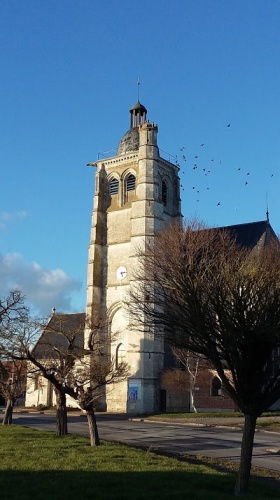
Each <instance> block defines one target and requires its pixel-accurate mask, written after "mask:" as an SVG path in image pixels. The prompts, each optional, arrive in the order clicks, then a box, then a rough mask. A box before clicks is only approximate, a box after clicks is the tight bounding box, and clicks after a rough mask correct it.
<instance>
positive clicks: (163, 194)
mask: <svg viewBox="0 0 280 500" xmlns="http://www.w3.org/2000/svg"><path fill="white" fill-rule="evenodd" d="M161 199H162V203H163V204H164V205H167V184H166V182H165V181H162V185H161Z"/></svg>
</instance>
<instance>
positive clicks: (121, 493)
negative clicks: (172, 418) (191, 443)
mask: <svg viewBox="0 0 280 500" xmlns="http://www.w3.org/2000/svg"><path fill="white" fill-rule="evenodd" d="M0 450H1V453H0V474H1V490H0V491H1V499H2V500H31V499H32V500H74V499H75V500H89V499H90V500H100V499H103V500H110V499H114V500H119V499H121V500H126V499H132V500H134V499H136V500H138V499H145V500H149V499H157V500H158V499H159V500H164V499H168V500H170V499H176V500H180V499H183V498H184V499H187V500H198V499H207V500H221V499H230V498H234V495H233V489H234V481H235V478H234V475H231V474H225V473H221V472H217V471H216V470H215V469H214V468H212V467H211V465H209V466H206V465H193V464H190V463H187V462H183V461H179V460H176V459H173V458H167V457H163V456H159V455H156V454H154V453H153V452H152V451H143V450H140V449H136V448H131V447H128V446H125V445H120V444H116V443H107V442H104V443H102V446H100V447H98V448H92V447H90V446H89V440H88V439H87V438H83V437H78V436H71V435H69V436H65V437H62V438H57V437H56V436H55V435H54V434H53V433H52V432H41V431H38V430H35V429H29V428H25V427H21V426H18V425H12V426H0ZM247 498H249V499H254V500H260V499H263V500H268V499H275V500H276V499H277V500H279V490H276V489H274V488H272V487H270V486H267V485H266V484H262V483H261V484H259V483H256V482H255V481H252V485H251V489H250V494H249V495H248V497H247Z"/></svg>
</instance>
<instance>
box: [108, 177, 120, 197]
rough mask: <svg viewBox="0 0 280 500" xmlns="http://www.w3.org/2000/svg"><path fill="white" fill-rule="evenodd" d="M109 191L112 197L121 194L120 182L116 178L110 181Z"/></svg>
mask: <svg viewBox="0 0 280 500" xmlns="http://www.w3.org/2000/svg"><path fill="white" fill-rule="evenodd" d="M109 191H110V195H111V196H112V195H113V194H118V192H119V181H118V179H116V178H115V177H113V179H111V180H110V183H109Z"/></svg>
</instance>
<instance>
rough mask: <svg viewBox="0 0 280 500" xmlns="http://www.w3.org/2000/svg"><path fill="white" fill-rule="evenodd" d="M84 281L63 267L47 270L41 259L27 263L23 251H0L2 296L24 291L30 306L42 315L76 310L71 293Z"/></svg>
mask: <svg viewBox="0 0 280 500" xmlns="http://www.w3.org/2000/svg"><path fill="white" fill-rule="evenodd" d="M80 288H81V282H79V281H78V280H76V279H74V278H71V277H70V276H68V275H67V274H66V273H65V272H64V271H63V270H62V269H45V268H43V267H42V266H40V265H39V264H38V263H37V262H31V263H30V262H26V261H25V260H24V258H23V256H22V255H21V254H20V253H9V254H0V296H2V297H3V296H6V295H7V294H8V293H9V291H10V290H15V289H17V290H20V291H21V292H22V293H23V295H24V296H25V297H26V301H27V303H28V305H29V304H30V305H31V308H32V310H33V311H34V312H36V313H37V314H40V315H44V316H45V315H47V316H49V315H50V314H51V310H52V307H55V308H56V310H57V311H62V312H69V311H71V310H72V304H71V293H73V292H75V291H78V290H80Z"/></svg>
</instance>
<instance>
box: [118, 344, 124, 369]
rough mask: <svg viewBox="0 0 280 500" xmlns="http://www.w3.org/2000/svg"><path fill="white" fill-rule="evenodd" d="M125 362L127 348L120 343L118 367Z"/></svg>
mask: <svg viewBox="0 0 280 500" xmlns="http://www.w3.org/2000/svg"><path fill="white" fill-rule="evenodd" d="M124 362H125V348H124V345H123V344H120V345H118V347H117V349H116V368H119V366H120V365H121V364H122V363H124Z"/></svg>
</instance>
